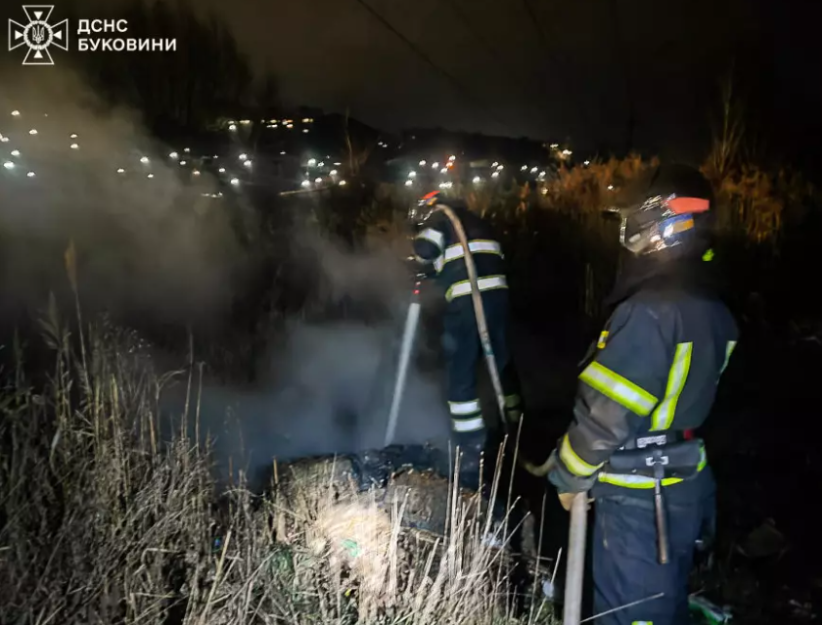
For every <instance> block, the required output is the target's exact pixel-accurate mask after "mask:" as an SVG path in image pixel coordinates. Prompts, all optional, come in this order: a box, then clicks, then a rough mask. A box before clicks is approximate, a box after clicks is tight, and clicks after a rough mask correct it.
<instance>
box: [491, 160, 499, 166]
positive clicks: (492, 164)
mask: <svg viewBox="0 0 822 625" xmlns="http://www.w3.org/2000/svg"><path fill="white" fill-rule="evenodd" d="M497 165H499V163H498V162H497V161H494V162H493V163H491V167H496V166H497Z"/></svg>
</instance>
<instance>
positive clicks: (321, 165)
mask: <svg viewBox="0 0 822 625" xmlns="http://www.w3.org/2000/svg"><path fill="white" fill-rule="evenodd" d="M317 167H325V161H320V162H319V163H317Z"/></svg>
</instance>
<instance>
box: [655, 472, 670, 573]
mask: <svg viewBox="0 0 822 625" xmlns="http://www.w3.org/2000/svg"><path fill="white" fill-rule="evenodd" d="M654 512H655V514H656V540H657V548H658V551H659V563H660V564H668V519H667V517H666V515H665V502H664V501H663V499H662V487H661V486H660V484H659V480H657V481H656V483H655V484H654Z"/></svg>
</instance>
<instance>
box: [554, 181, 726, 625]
mask: <svg viewBox="0 0 822 625" xmlns="http://www.w3.org/2000/svg"><path fill="white" fill-rule="evenodd" d="M644 187H645V191H644V193H642V195H641V196H640V197H639V201H638V202H637V203H635V204H634V205H633V206H631V207H628V208H625V209H620V210H619V213H620V216H621V220H622V221H621V228H620V242H621V244H622V246H623V247H624V248H626V249H627V252H628V253H627V255H626V258H625V263H624V265H623V269H622V271H621V272H620V274H619V276H618V278H617V282H616V286H615V289H614V291H613V293H612V295H611V297H610V299H609V302H608V304H610V305H611V306H613V307H614V308H613V312H612V314H611V317H610V319H609V321H608V322H607V324H606V325H605V327H604V329H603V331H602V333H601V335H600V337H599V340H598V341H597V342H596V343H595V344H594V345H592V348H591V352H590V353H589V356H588V357H587V358H586V360H585V361H584V363H583V366H584V369H583V371H582V373H581V375H580V376H579V386H578V390H577V395H576V405H575V407H574V421H573V423H572V424H571V425H570V427H569V428H568V430H567V432H566V434H565V435H564V436H563V437H562V438H561V439H560V441H559V443H558V447H557V449H556V450H554V451H553V453H552V457H553V460H554V462H555V464H554V465H553V467H554V468H553V469H552V470H551V472H550V473H549V480H550V482H551V483H552V484H553V485H554V486H556V487H557V490H558V492H559V497H560V501H561V503H562V505H563V507H565V509H566V510H567V509H569V507H570V504H571V500H572V499H573V497H574V494H575V493H580V492H586V491H590V495H591V496H592V497H593V500H594V508H595V524H594V529H593V547H592V549H593V553H592V556H593V559H592V563H593V582H594V613H595V614H600V613H603V612H607V611H608V610H614V609H615V608H622V607H624V606H626V605H628V604H631V603H633V602H639V603H638V604H637V605H635V606H633V607H629V608H626V609H622V610H619V611H616V612H613V613H611V614H608V615H606V616H602V617H599V618H598V619H597V622H598V623H601V625H637V624H644V623H653V625H685V624H686V623H688V622H689V618H688V576H689V572H690V570H691V567H692V564H693V559H694V556H695V547H696V544H697V542H701V541H702V540H704V539H705V538H706V534H705V530H706V529H708V528H712V527H713V517H714V510H715V502H714V499H715V484H714V478H713V476H712V474H711V470H710V468H709V466H708V464H707V457H706V452H705V445H704V442H703V441H702V440H701V439H699V438H697V437H696V436H695V435H694V429H695V428H699V427H700V426H701V425H702V424H703V422H704V421H705V419H706V418H707V416H708V413H709V412H710V410H711V407H712V405H713V403H714V398H715V395H716V388H717V384H718V382H719V379H720V376H721V375H722V372H723V371H724V369H725V367H726V365H727V364H728V360H729V358H730V356H731V353H732V352H733V349H734V347H735V345H736V341H737V326H736V323H735V321H734V319H733V317H732V316H731V313H730V312H729V311H728V309H727V308H726V306H725V305H724V304H723V303H722V302H721V301H720V299H719V298H718V295H717V293H716V287H715V285H714V283H713V280H712V279H711V272H710V270H711V266H712V265H711V263H710V262H709V261H710V260H711V258H712V257H713V252H712V251H711V250H710V247H709V246H710V243H709V230H710V220H711V218H712V213H713V209H714V207H713V196H712V193H711V187H710V185H709V183H708V181H707V180H706V179H705V178H704V177H703V176H702V174H701V173H700V172H699V171H698V170H695V169H692V168H690V167H687V166H684V165H669V166H663V167H659V168H656V169H655V170H654V171H653V173H652V174H651V176H650V177H649V178H648V179H646V183H645V185H644ZM660 593H663V594H662V596H661V597H658V598H655V599H652V600H648V601H643V600H647V599H648V598H649V597H652V596H655V595H659V594H660Z"/></svg>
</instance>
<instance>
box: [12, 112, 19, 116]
mask: <svg viewBox="0 0 822 625" xmlns="http://www.w3.org/2000/svg"><path fill="white" fill-rule="evenodd" d="M11 116H12V117H20V111H12V112H11Z"/></svg>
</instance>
